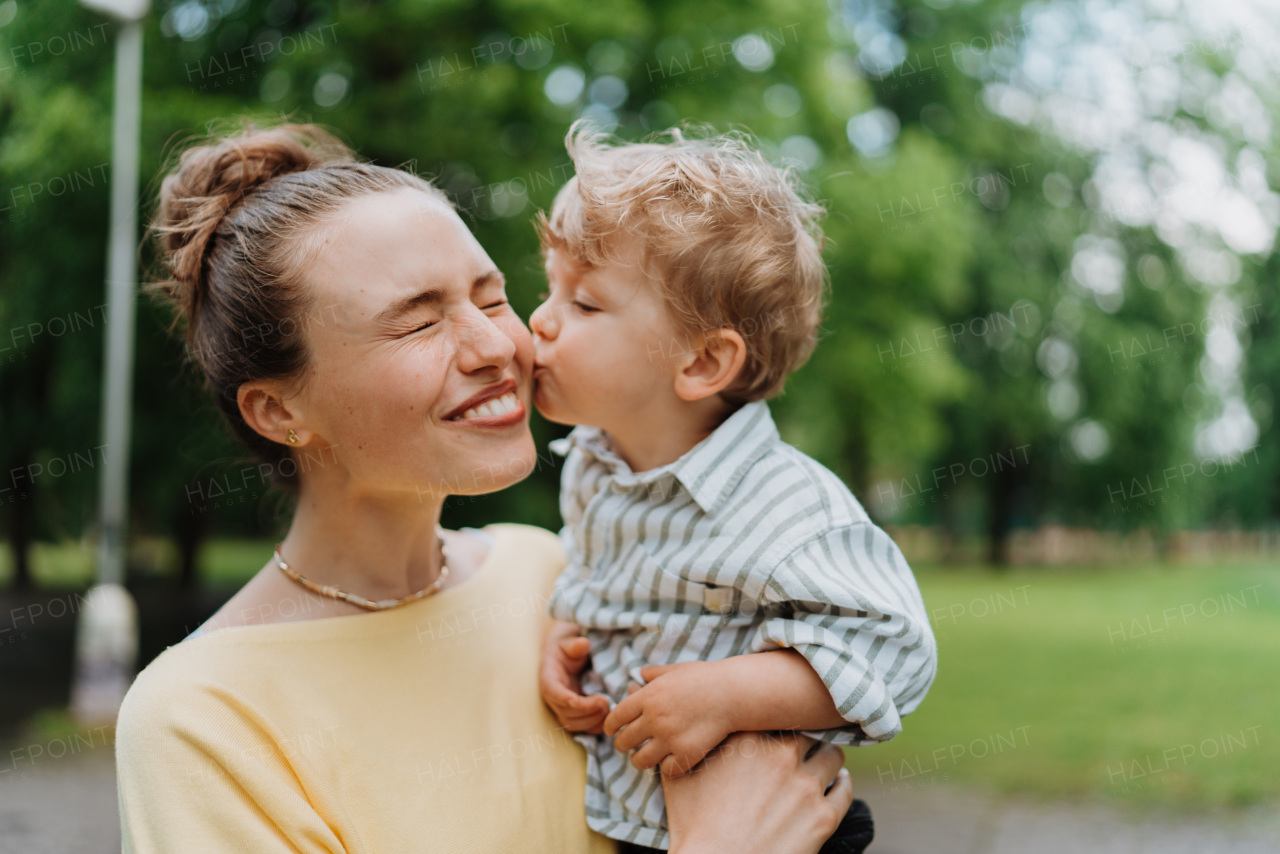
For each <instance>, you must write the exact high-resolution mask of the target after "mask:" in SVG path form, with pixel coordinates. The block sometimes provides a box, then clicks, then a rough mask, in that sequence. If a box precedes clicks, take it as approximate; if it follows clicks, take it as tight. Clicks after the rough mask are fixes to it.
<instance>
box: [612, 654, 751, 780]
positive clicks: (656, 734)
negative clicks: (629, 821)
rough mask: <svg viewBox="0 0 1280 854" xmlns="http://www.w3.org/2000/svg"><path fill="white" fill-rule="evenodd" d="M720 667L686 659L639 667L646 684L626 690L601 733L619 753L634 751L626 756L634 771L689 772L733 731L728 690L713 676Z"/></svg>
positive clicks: (721, 679)
mask: <svg viewBox="0 0 1280 854" xmlns="http://www.w3.org/2000/svg"><path fill="white" fill-rule="evenodd" d="M720 664H722V662H709V661H687V662H683V663H681V664H661V665H651V666H649V667H646V668H644V669H643V670H641V671H640V675H641V677H642V678H643V679H644V680H645V682H646V683H647V684H645V686H644V687H640V686H637V685H632V686H631V689H630V692H629V696H628V697H627V698H626V699H625V700H623V701H622V702H621V703H619V704H618V705H617V706H615V707H614V709H613V711H612V712H610V713H609V716H608V717H607V718H605V720H604V732H605V735H609V736H614V739H613V746H614V747H615V748H616V749H618V750H620V751H623V752H625V751H629V750H635V749H636V748H639V749H638V750H636V751H635V753H634V754H632V756H631V764H632V765H634V766H636V767H637V768H641V769H644V768H652V767H653V766H655V765H658V766H660V767H661V768H662V773H663V774H665V775H666V776H668V777H678V776H680V775H681V774H684V773H685V772H687V771H689V770H690V769H691V768H693V766H695V765H697V764H698V763H699V762H701V761H702V757H704V756H706V755H707V754H708V753H710V752H711V751H712V750H713V749H715V747H716V745H718V744H719V743H720V742H722V741H724V740H725V738H726V737H728V736H729V735H730V733H733V732H735V731H736V728H735V726H734V722H733V709H732V708H731V706H732V703H731V702H730V701H729V699H728V698H729V697H730V696H731V692H730V691H728V690H725V679H724V677H723V676H722V675H720V674H717V673H716V671H717V670H718V669H719V668H718V667H717V665H720ZM619 730H621V732H619Z"/></svg>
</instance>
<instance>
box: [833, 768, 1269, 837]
mask: <svg viewBox="0 0 1280 854" xmlns="http://www.w3.org/2000/svg"><path fill="white" fill-rule="evenodd" d="M878 788H879V787H878V786H877V785H876V784H875V783H869V784H867V785H866V786H865V787H863V788H859V787H858V786H857V784H856V783H855V790H856V791H861V792H863V793H864V794H863V795H862V796H863V797H864V798H866V799H867V801H868V803H870V804H871V810H872V813H873V814H874V816H875V820H876V840H875V842H874V843H872V845H871V847H870V848H869V849H867V850H868V854H934V852H936V854H1193V853H1194V854H1280V809H1276V808H1271V809H1255V810H1252V811H1249V812H1245V813H1236V814H1232V815H1223V816H1198V817H1180V816H1176V815H1170V814H1164V815H1160V814H1152V813H1149V812H1148V813H1138V812H1128V811H1124V810H1121V809H1118V808H1117V807H1114V806H1110V805H1106V804H1089V803H1062V802H1056V803H1054V802H1039V801H1035V800H1031V799H1023V798H1006V797H996V796H993V795H989V794H983V793H981V792H975V791H973V790H970V789H960V788H954V787H948V786H944V785H940V784H934V785H930V786H927V787H924V788H922V789H913V790H906V791H904V790H903V789H902V788H901V787H899V789H898V791H896V792H892V793H888V792H884V791H880V792H877V789H878Z"/></svg>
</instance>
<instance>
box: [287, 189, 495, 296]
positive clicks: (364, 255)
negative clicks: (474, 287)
mask: <svg viewBox="0 0 1280 854" xmlns="http://www.w3.org/2000/svg"><path fill="white" fill-rule="evenodd" d="M322 229H323V231H322V233H321V235H319V245H318V247H317V251H316V254H315V257H314V261H313V263H312V264H311V265H310V273H311V275H310V276H309V278H310V279H311V281H312V284H313V286H314V288H315V296H316V297H317V298H318V299H321V300H325V299H329V300H332V301H334V302H336V303H340V304H343V305H345V306H346V307H347V309H348V311H350V312H351V313H352V314H353V318H354V317H358V316H364V317H366V318H372V317H374V316H376V315H377V314H378V313H380V312H381V311H382V310H383V309H385V308H386V307H387V305H389V304H390V303H392V302H393V301H395V300H398V299H403V298H404V297H406V296H412V295H413V294H416V293H418V292H420V291H421V290H423V289H424V288H426V287H435V288H442V289H447V290H453V289H455V288H456V289H460V290H462V291H468V290H469V289H470V287H471V283H472V282H473V280H474V279H475V278H476V276H478V275H480V274H481V273H482V272H484V271H485V270H487V269H490V268H492V266H493V264H492V262H491V261H489V258H488V255H487V254H486V253H485V252H484V250H483V249H482V248H481V247H480V244H479V243H478V242H477V241H476V239H475V238H474V237H473V236H472V234H471V232H470V230H468V228H467V226H466V224H465V223H463V222H462V220H461V219H460V218H459V217H458V215H457V214H456V213H455V212H454V211H453V210H451V209H450V208H449V207H448V206H446V205H445V204H443V203H442V202H440V201H438V200H435V199H432V198H431V197H430V196H427V195H426V194H425V193H422V192H419V191H417V190H411V189H404V190H397V191H395V192H383V193H375V194H373V195H369V196H364V197H362V198H359V199H355V200H353V201H351V202H350V203H349V204H347V205H344V206H343V209H342V210H341V211H339V212H337V213H335V214H334V215H333V217H332V219H331V220H330V221H328V222H327V223H325V224H324V225H323V226H322Z"/></svg>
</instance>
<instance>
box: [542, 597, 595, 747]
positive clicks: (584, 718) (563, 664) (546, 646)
mask: <svg viewBox="0 0 1280 854" xmlns="http://www.w3.org/2000/svg"><path fill="white" fill-rule="evenodd" d="M590 660H591V644H590V642H589V641H588V640H587V639H586V638H584V637H582V635H581V633H580V632H579V630H578V627H577V626H576V625H574V624H573V623H566V622H562V621H559V620H557V621H556V622H555V623H554V624H552V626H551V629H550V631H548V632H547V639H546V641H545V642H543V645H542V669H541V671H540V672H539V674H538V681H539V685H540V687H541V689H542V700H543V702H544V703H546V704H547V708H549V709H551V712H552V714H554V715H555V716H556V720H558V721H559V722H560V725H561V726H562V727H564V728H565V729H566V730H567V731H569V732H590V733H598V732H600V731H601V727H602V725H603V724H604V719H605V716H606V715H608V714H609V698H608V697H606V696H604V695H603V694H593V695H592V696H590V697H585V696H583V694H582V682H581V675H582V671H583V670H584V669H586V666H587V662H588V661H590Z"/></svg>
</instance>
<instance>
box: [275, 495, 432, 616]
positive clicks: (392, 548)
mask: <svg viewBox="0 0 1280 854" xmlns="http://www.w3.org/2000/svg"><path fill="white" fill-rule="evenodd" d="M443 506H444V502H443V500H440V499H435V498H433V497H431V496H426V495H420V496H418V497H415V496H413V495H409V496H404V495H394V496H392V495H382V496H372V495H369V494H367V493H366V494H361V495H357V494H353V493H352V492H351V491H350V490H346V489H340V488H334V487H333V485H332V484H316V485H310V484H307V483H304V484H303V486H302V488H301V492H300V493H299V496H298V507H297V510H296V511H295V512H294V516H293V522H292V524H291V525H290V526H289V533H288V534H287V535H286V536H285V539H284V542H283V543H282V544H281V546H280V551H281V553H282V554H283V555H284V558H285V560H286V561H288V562H289V565H290V566H291V567H292V568H294V569H296V570H297V571H298V572H299V573H301V574H302V575H304V576H306V577H307V578H309V579H310V580H312V581H314V582H316V583H318V584H332V585H334V586H336V587H338V588H340V589H342V590H345V591H348V592H351V593H357V594H359V595H361V596H364V597H366V598H369V599H394V598H399V597H401V596H406V595H408V594H410V593H413V592H415V591H417V590H421V589H422V588H424V587H426V586H427V585H429V584H431V583H432V582H434V581H435V580H436V579H437V578H438V577H439V574H440V565H441V546H440V541H439V538H438V536H437V534H436V530H437V527H438V525H439V522H440V511H441V509H442V508H443Z"/></svg>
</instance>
